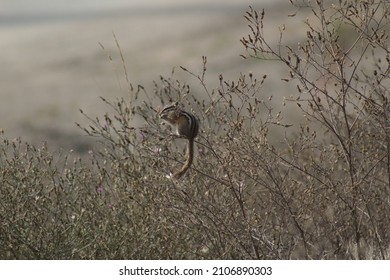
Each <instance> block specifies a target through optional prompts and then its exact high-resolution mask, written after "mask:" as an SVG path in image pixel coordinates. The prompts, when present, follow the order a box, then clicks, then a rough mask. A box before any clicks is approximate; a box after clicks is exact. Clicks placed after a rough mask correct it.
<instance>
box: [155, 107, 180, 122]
mask: <svg viewBox="0 0 390 280" xmlns="http://www.w3.org/2000/svg"><path fill="white" fill-rule="evenodd" d="M179 114H180V108H179V102H175V103H172V104H169V105H167V106H165V107H164V108H163V109H162V110H161V112H160V113H159V116H160V118H162V119H163V120H166V121H168V122H171V123H172V122H174V121H175V120H176V119H177V118H178V117H179Z"/></svg>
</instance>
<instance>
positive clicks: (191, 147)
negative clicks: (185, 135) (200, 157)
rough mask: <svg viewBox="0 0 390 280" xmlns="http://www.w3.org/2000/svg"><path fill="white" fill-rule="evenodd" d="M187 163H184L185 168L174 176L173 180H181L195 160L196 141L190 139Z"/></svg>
mask: <svg viewBox="0 0 390 280" xmlns="http://www.w3.org/2000/svg"><path fill="white" fill-rule="evenodd" d="M186 154H187V155H186V157H187V159H186V162H185V163H184V165H183V167H182V168H181V169H180V170H179V171H178V172H176V173H175V174H173V178H175V179H179V178H180V177H181V176H183V175H184V173H186V171H187V170H188V169H189V168H190V166H191V164H192V161H193V160H194V140H193V139H188V143H187V149H186Z"/></svg>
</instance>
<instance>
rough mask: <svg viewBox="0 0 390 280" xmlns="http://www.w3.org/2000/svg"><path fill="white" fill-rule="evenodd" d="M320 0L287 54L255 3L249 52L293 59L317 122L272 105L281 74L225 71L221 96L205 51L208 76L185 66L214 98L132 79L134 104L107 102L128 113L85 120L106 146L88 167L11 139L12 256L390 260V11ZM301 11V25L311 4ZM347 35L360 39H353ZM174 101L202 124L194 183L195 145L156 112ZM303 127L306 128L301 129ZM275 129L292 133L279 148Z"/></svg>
mask: <svg viewBox="0 0 390 280" xmlns="http://www.w3.org/2000/svg"><path fill="white" fill-rule="evenodd" d="M316 2H317V3H316V4H312V5H313V6H312V7H311V8H312V9H313V19H312V20H311V21H308V22H307V31H308V32H307V38H306V40H305V41H304V42H301V43H300V44H299V45H298V46H289V45H284V43H283V32H284V30H283V28H281V36H280V42H279V44H278V45H277V46H272V45H271V44H269V43H267V38H265V37H264V34H263V18H264V17H265V16H266V15H264V14H263V12H261V11H260V12H256V11H254V10H250V11H249V12H248V13H247V14H246V15H245V16H246V18H247V20H248V22H249V23H250V35H248V36H246V37H244V38H243V39H242V43H243V45H244V46H245V48H246V54H245V55H246V56H247V57H252V59H261V60H264V59H270V60H271V61H274V62H275V63H281V64H283V65H285V67H286V69H287V70H288V71H289V73H290V74H289V77H283V79H284V80H285V82H288V83H291V85H294V88H296V89H297V90H296V94H293V95H292V96H291V98H289V99H286V102H290V103H296V104H297V105H298V108H300V110H301V112H302V115H303V116H304V118H305V123H302V124H299V123H292V122H289V120H286V119H285V118H284V116H283V113H282V112H277V111H275V110H274V109H273V107H272V105H271V101H270V100H271V98H269V97H268V96H267V97H265V95H264V93H263V85H264V84H266V83H267V78H266V76H263V77H255V76H254V75H252V74H247V75H241V76H240V77H238V79H236V80H234V81H226V80H224V78H223V76H222V75H221V76H220V79H219V86H218V87H217V88H215V89H210V88H209V87H208V85H207V83H206V81H205V77H206V76H207V61H206V58H203V66H204V67H203V70H202V71H201V73H200V74H199V75H197V74H194V72H192V71H191V70H187V69H185V68H182V69H181V70H182V71H184V72H185V73H187V75H189V77H193V78H195V79H196V80H197V81H198V82H199V83H200V84H201V85H202V87H203V94H204V96H205V98H203V99H200V98H199V97H198V96H195V95H194V94H193V92H192V91H191V88H190V87H189V86H188V85H187V84H185V83H183V82H181V81H179V80H176V79H175V78H174V77H175V74H174V73H173V75H172V77H170V78H164V77H162V78H161V80H160V81H158V82H156V86H155V90H154V91H153V92H146V91H145V90H144V89H143V88H142V87H140V86H138V87H137V86H132V85H131V84H129V95H128V97H127V98H121V99H118V100H116V101H113V102H110V101H107V100H105V99H103V102H104V103H106V104H107V106H108V107H110V111H111V112H113V113H110V114H105V115H104V116H103V117H98V118H95V117H89V116H88V115H85V116H86V118H87V119H89V122H90V126H87V127H83V126H80V127H81V129H83V130H84V131H85V133H86V134H88V135H89V136H91V137H96V139H97V141H99V143H100V146H99V148H98V149H96V150H95V151H91V152H90V154H89V160H88V162H85V163H84V162H82V161H81V160H79V159H77V158H76V159H75V160H71V159H70V158H71V156H70V155H59V156H53V155H52V153H50V152H49V151H48V150H47V148H46V147H45V146H43V147H40V148H36V147H33V146H31V145H29V144H23V143H21V141H20V140H15V141H9V140H7V139H5V138H4V140H3V144H2V154H1V162H0V171H1V182H2V187H1V188H0V196H1V204H0V226H1V231H0V247H1V248H3V250H1V252H0V257H1V258H3V259H387V258H389V241H390V236H389V232H390V226H389V225H390V224H389V222H390V216H389V215H390V214H389V213H390V211H389V210H390V209H389V208H390V203H389V195H390V156H389V155H390V151H389V145H390V140H389V139H390V138H389V137H390V131H389V125H388V119H389V114H390V106H389V103H388V96H389V92H388V89H389V78H388V77H389V71H390V67H389V65H390V58H389V57H390V50H389V47H388V45H387V43H386V41H387V31H388V26H387V22H388V20H387V19H388V17H389V12H390V7H389V4H388V3H387V2H385V1H369V2H367V1H366V2H364V3H363V2H362V3H361V4H359V5H358V6H356V5H349V1H341V6H338V5H334V6H326V5H325V4H324V3H323V2H322V1H316ZM300 5H301V7H298V6H297V15H295V16H299V11H300V9H302V8H303V7H302V5H309V3H306V4H305V3H303V2H300ZM341 27H343V28H341ZM346 29H350V30H354V31H355V33H354V36H353V37H352V38H351V39H350V40H344V41H343V45H341V44H340V43H339V37H338V36H339V35H340V34H341V32H342V31H341V30H346ZM118 50H119V52H121V50H120V47H119V46H118ZM369 62H372V63H371V64H369ZM123 65H124V66H125V65H126V64H125V62H124V61H123ZM368 66H369V67H368ZM124 69H125V68H124ZM171 100H179V101H180V102H181V103H182V104H183V105H184V106H185V108H186V109H187V110H192V111H193V112H194V113H195V114H196V115H197V116H198V117H199V119H200V120H201V123H202V126H201V133H200V136H199V137H198V139H197V158H196V161H195V164H194V165H193V168H191V169H190V170H189V172H188V173H187V174H186V175H185V176H184V177H183V179H181V180H180V181H173V180H171V179H169V178H166V175H167V174H169V173H170V172H171V171H172V170H174V169H175V168H178V167H179V166H181V164H182V163H181V162H182V161H183V160H184V153H183V147H182V140H181V139H174V138H173V137H172V136H170V133H169V132H167V130H166V128H165V127H163V126H162V125H161V122H160V120H159V119H158V118H157V114H156V108H158V107H159V106H161V105H162V104H165V103H167V102H169V101H171ZM190 108H191V109H190ZM135 120H137V121H140V122H141V123H142V125H141V126H138V127H133V126H132V125H131V124H133V123H137V122H135ZM291 126H293V127H295V128H297V127H299V129H295V130H296V131H298V132H297V133H294V134H290V135H289V131H290V130H289V129H292V128H291ZM275 127H278V128H280V129H283V130H285V137H284V138H283V139H279V141H275V140H272V141H271V139H273V137H272V135H271V131H272V130H273V129H274V128H275Z"/></svg>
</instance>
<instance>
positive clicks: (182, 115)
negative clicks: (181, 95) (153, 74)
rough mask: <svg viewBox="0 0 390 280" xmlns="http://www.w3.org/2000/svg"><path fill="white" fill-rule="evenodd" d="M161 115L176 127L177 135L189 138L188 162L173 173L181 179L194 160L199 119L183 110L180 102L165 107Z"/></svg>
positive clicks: (176, 177)
mask: <svg viewBox="0 0 390 280" xmlns="http://www.w3.org/2000/svg"><path fill="white" fill-rule="evenodd" d="M159 115H160V118H161V119H163V120H165V121H166V122H167V123H169V124H170V125H172V126H173V127H174V128H175V129H176V134H177V135H179V136H182V137H184V138H186V139H187V140H188V143H187V147H186V162H185V164H184V165H183V167H182V168H181V169H180V170H179V171H178V172H176V173H175V174H173V178H175V179H179V178H180V177H181V176H183V174H184V173H185V172H186V171H187V170H188V169H189V168H190V166H191V164H192V161H193V160H194V140H195V137H196V136H197V135H198V132H199V121H198V120H197V119H196V117H195V116H194V115H193V114H191V113H188V112H186V111H183V110H181V109H180V107H179V103H178V102H175V103H173V104H170V105H168V106H166V107H164V109H163V110H162V111H161V112H160V114H159Z"/></svg>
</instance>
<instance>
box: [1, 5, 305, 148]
mask: <svg viewBox="0 0 390 280" xmlns="http://www.w3.org/2000/svg"><path fill="white" fill-rule="evenodd" d="M249 5H252V6H253V7H254V8H255V9H261V8H265V10H266V18H267V20H268V22H269V24H268V25H267V26H266V27H267V28H268V29H267V30H266V31H267V32H269V36H270V38H272V37H274V38H273V40H274V41H275V43H277V41H278V39H279V33H278V28H279V27H280V26H281V25H282V24H283V23H286V20H287V19H288V20H289V23H288V28H293V29H296V30H297V33H294V32H293V34H294V38H287V40H298V37H299V36H297V34H298V31H299V30H300V29H301V27H302V26H303V21H304V19H303V18H296V17H294V18H293V17H288V15H289V14H291V13H293V12H294V8H293V7H292V6H291V5H290V4H289V2H288V1H285V0H277V1H275V0H258V1H250V0H240V1H236V0H224V1H218V0H208V1H206V0H200V1H199V0H198V1H192V0H180V1H178V0H169V1H165V0H164V1H163V0H148V1H128V0H110V1H107V0H66V1H65V0H34V1H30V0H17V1H15V0H0V7H1V8H0V38H1V39H0V65H1V68H0V85H1V87H0V96H1V102H0V128H1V129H3V130H4V131H5V136H6V137H7V138H14V137H19V136H20V137H22V139H23V140H24V141H30V142H32V143H34V144H40V143H41V142H42V141H47V142H48V145H49V147H50V148H52V149H63V150H69V149H73V150H75V152H77V153H80V154H83V153H85V152H87V151H88V150H89V149H91V148H92V146H93V143H94V140H93V139H90V138H88V137H86V136H84V134H83V131H81V130H80V129H79V128H77V126H76V125H75V122H78V123H87V121H86V120H85V118H84V117H83V116H82V115H81V114H80V112H79V109H83V110H84V112H85V113H86V114H88V115H89V116H91V117H95V116H103V114H104V113H105V112H106V111H107V110H108V108H107V105H105V104H104V103H103V102H101V100H100V99H99V96H103V97H105V98H106V99H108V100H114V99H115V98H116V97H121V96H125V95H126V94H127V85H126V82H125V79H124V75H123V66H122V62H121V59H120V57H119V52H118V49H117V47H116V43H115V39H114V37H113V33H114V34H115V36H116V38H117V40H118V42H119V44H120V47H121V49H122V51H123V54H124V59H125V61H126V66H127V69H128V74H129V79H130V81H131V82H132V83H133V84H134V85H137V84H141V85H143V86H144V87H145V88H146V90H148V91H149V92H151V91H152V89H153V80H158V79H159V76H160V75H163V76H170V74H171V71H172V68H174V67H176V69H177V75H176V77H178V78H180V79H181V80H182V81H183V82H191V77H190V76H189V75H187V74H185V73H183V72H182V71H180V69H179V66H184V67H186V68H187V69H191V70H192V71H193V72H195V73H200V72H201V70H202V56H207V58H208V74H207V81H209V82H210V86H216V85H217V83H218V75H219V74H221V73H222V74H223V76H224V78H225V79H235V80H236V79H237V78H238V77H239V75H240V73H244V74H245V73H248V72H249V71H251V72H253V74H254V75H255V76H257V77H262V76H263V75H264V74H267V75H268V77H269V78H268V79H267V83H266V85H265V88H264V90H265V91H270V92H272V93H273V94H274V95H275V93H277V94H276V95H277V97H279V98H277V99H276V100H279V101H280V100H282V98H283V96H285V93H288V92H287V91H288V90H289V89H288V88H285V86H284V85H283V84H282V83H281V82H280V79H281V78H283V76H284V75H285V73H283V71H282V70H281V69H278V67H277V63H275V62H267V61H260V60H243V59H242V58H241V57H240V54H245V50H244V48H243V46H242V45H241V43H240V41H239V40H240V38H242V37H244V36H246V35H247V34H248V32H249V28H248V26H247V22H246V20H245V19H244V17H243V16H244V13H245V12H246V11H247V10H248V9H249ZM100 45H102V46H104V49H103V48H102V47H101V46H100ZM109 56H111V57H112V59H113V60H112V61H110V59H109ZM270 66H272V67H270ZM192 83H194V85H195V87H196V85H197V83H196V81H194V79H192ZM288 86H291V85H288Z"/></svg>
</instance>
